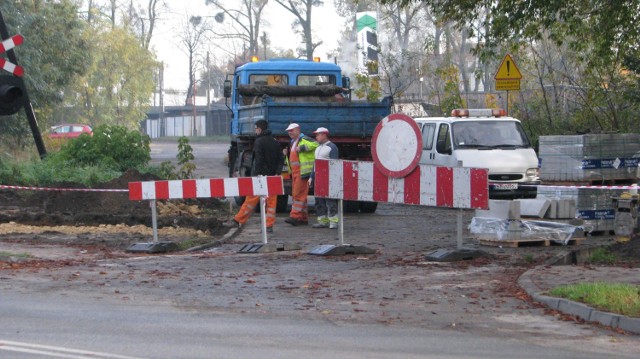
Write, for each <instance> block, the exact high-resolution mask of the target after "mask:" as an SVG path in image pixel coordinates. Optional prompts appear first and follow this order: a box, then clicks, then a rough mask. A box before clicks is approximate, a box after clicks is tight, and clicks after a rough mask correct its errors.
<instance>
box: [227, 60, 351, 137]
mask: <svg viewBox="0 0 640 359" xmlns="http://www.w3.org/2000/svg"><path fill="white" fill-rule="evenodd" d="M349 85H350V83H349V79H348V78H347V77H343V76H342V71H341V69H340V67H339V66H338V65H335V64H332V63H326V62H315V61H307V60H296V59H271V60H268V61H254V62H249V63H246V64H244V65H242V66H240V67H238V68H237V69H236V71H235V73H234V74H233V78H232V79H231V80H227V81H225V97H228V98H230V102H231V111H232V113H233V118H234V119H240V117H239V115H240V113H239V109H241V108H242V107H246V106H251V105H256V104H260V103H261V102H262V100H264V99H265V97H264V96H265V95H267V96H269V97H270V98H272V99H273V100H274V101H278V100H280V101H294V100H292V97H295V98H296V100H295V101H296V102H317V101H318V99H310V97H313V96H318V95H323V94H328V93H330V94H331V95H330V96H328V97H333V98H331V99H329V98H325V99H323V100H322V101H323V102H332V101H335V102H338V101H341V100H343V99H344V97H345V96H348V88H349ZM318 86H321V87H323V88H324V92H322V91H320V90H317V89H318ZM314 89H316V91H314ZM305 91H306V92H307V93H305ZM227 95H228V96H227ZM305 95H307V96H305ZM243 125H245V124H244V123H242V121H238V120H236V121H232V126H231V134H232V135H243V134H246V132H247V131H246V129H245V128H243ZM248 125H249V130H250V131H249V132H252V130H253V123H250V124H248ZM270 127H271V130H272V131H273V132H274V134H276V133H278V134H281V135H285V134H286V133H285V131H284V129H280V128H276V127H275V126H270ZM284 127H285V128H286V126H284Z"/></svg>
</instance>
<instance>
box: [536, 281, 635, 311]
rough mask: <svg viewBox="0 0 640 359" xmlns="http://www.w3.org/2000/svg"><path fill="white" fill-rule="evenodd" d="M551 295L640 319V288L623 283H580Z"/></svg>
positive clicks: (567, 286)
mask: <svg viewBox="0 0 640 359" xmlns="http://www.w3.org/2000/svg"><path fill="white" fill-rule="evenodd" d="M549 294H550V295H552V296H555V297H561V298H566V299H569V300H573V301H576V302H581V303H585V304H589V305H591V306H593V307H595V308H597V309H599V310H603V311H606V312H611V313H618V314H623V315H627V316H630V317H640V286H636V285H631V284H623V283H604V282H596V283H580V284H571V285H566V286H560V287H556V288H553V289H552V290H550V291H549Z"/></svg>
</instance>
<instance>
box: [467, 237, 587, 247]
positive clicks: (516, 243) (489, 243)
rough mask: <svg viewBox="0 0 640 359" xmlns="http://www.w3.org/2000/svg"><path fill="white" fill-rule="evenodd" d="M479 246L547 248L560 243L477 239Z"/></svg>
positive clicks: (576, 240)
mask: <svg viewBox="0 0 640 359" xmlns="http://www.w3.org/2000/svg"><path fill="white" fill-rule="evenodd" d="M584 240H586V238H572V239H570V240H569V241H568V242H567V245H569V246H572V245H579V244H580V243H582V241H584ZM478 241H479V242H480V244H481V245H483V246H491V247H508V248H518V247H549V246H561V245H562V243H557V242H556V241H553V240H551V239H478Z"/></svg>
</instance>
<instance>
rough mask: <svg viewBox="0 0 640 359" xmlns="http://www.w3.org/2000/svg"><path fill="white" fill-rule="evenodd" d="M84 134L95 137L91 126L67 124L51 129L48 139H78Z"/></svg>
mask: <svg viewBox="0 0 640 359" xmlns="http://www.w3.org/2000/svg"><path fill="white" fill-rule="evenodd" d="M83 133H86V134H88V135H89V136H93V130H92V129H91V126H89V125H82V124H65V125H58V126H53V127H51V130H50V131H49V135H48V137H49V138H51V139H58V138H76V137H78V136H80V135H81V134H83Z"/></svg>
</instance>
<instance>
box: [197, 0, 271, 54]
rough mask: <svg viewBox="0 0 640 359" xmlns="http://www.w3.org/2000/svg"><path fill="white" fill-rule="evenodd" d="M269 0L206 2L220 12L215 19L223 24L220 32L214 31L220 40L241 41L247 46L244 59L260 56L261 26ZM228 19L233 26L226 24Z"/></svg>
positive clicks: (216, 0) (220, 0)
mask: <svg viewBox="0 0 640 359" xmlns="http://www.w3.org/2000/svg"><path fill="white" fill-rule="evenodd" d="M268 2H269V0H242V1H232V2H231V1H224V0H206V4H207V5H214V6H215V7H217V8H218V9H219V10H220V12H219V13H217V14H216V15H215V16H214V18H215V20H216V22H218V23H221V24H223V27H222V28H221V29H220V30H213V33H214V35H215V36H216V37H218V38H223V39H232V40H234V39H235V40H238V39H239V40H241V41H242V42H243V43H244V44H248V46H245V51H243V57H244V56H247V57H250V56H255V55H258V51H259V42H258V41H259V37H260V25H261V23H262V11H263V10H264V8H265V6H266V5H267V3H268ZM227 4H233V5H227ZM226 18H229V19H230V21H231V26H229V25H226V24H224V22H225V20H226Z"/></svg>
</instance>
